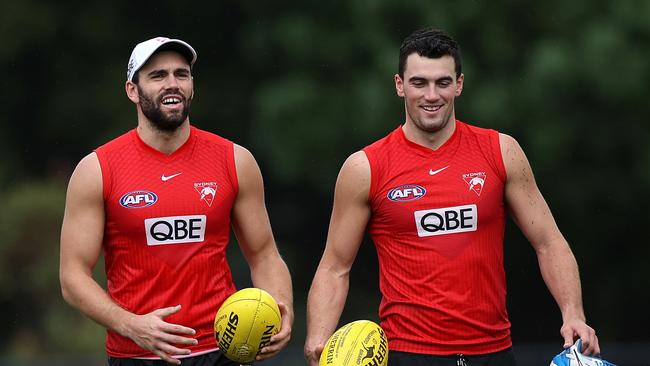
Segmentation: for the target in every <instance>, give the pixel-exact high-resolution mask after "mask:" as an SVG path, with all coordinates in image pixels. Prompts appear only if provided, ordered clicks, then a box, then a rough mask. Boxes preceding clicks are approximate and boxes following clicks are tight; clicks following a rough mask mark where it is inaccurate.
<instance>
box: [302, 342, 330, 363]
mask: <svg viewBox="0 0 650 366" xmlns="http://www.w3.org/2000/svg"><path fill="white" fill-rule="evenodd" d="M324 347H325V346H324V345H323V344H319V345H317V346H315V347H311V346H308V345H305V358H306V359H307V364H308V365H309V366H318V363H319V361H320V355H321V353H323V348H324Z"/></svg>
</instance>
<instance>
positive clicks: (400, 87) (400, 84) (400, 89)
mask: <svg viewBox="0 0 650 366" xmlns="http://www.w3.org/2000/svg"><path fill="white" fill-rule="evenodd" d="M393 79H394V80H395V91H396V92H397V95H398V96H400V97H402V98H403V97H404V81H403V80H402V78H401V77H400V76H399V74H395V76H393Z"/></svg>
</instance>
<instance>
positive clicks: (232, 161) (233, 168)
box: [226, 141, 239, 197]
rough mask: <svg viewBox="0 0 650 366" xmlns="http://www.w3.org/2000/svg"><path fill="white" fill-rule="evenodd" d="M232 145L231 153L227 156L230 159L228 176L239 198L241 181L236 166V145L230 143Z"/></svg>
mask: <svg viewBox="0 0 650 366" xmlns="http://www.w3.org/2000/svg"><path fill="white" fill-rule="evenodd" d="M228 143H229V144H230V149H229V150H230V151H229V153H227V154H226V156H227V159H228V176H229V177H230V183H231V184H232V189H233V192H234V194H235V197H237V194H238V193H239V179H238V178H237V165H236V164H235V143H234V142H232V141H228Z"/></svg>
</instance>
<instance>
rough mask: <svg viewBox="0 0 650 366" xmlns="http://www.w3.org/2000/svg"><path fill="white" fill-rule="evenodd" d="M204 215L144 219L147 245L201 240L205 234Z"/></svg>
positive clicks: (205, 221)
mask: <svg viewBox="0 0 650 366" xmlns="http://www.w3.org/2000/svg"><path fill="white" fill-rule="evenodd" d="M206 223H207V217H206V216H205V215H191V216H167V217H155V218H151V219H145V220H144V230H145V233H146V235H147V245H164V244H183V243H198V242H202V241H203V238H204V236H205V227H206Z"/></svg>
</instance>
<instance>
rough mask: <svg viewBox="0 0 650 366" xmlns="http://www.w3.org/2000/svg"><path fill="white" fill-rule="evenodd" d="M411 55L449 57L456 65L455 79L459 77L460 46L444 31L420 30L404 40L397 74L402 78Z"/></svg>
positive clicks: (400, 50)
mask: <svg viewBox="0 0 650 366" xmlns="http://www.w3.org/2000/svg"><path fill="white" fill-rule="evenodd" d="M412 53H417V54H418V55H420V56H422V57H428V58H440V57H443V56H451V57H453V58H454V63H455V65H456V77H460V74H461V64H460V46H459V45H458V43H456V41H455V40H454V39H453V38H451V36H449V35H448V34H447V33H445V32H444V31H442V30H439V29H433V28H426V29H420V30H417V31H415V32H413V33H411V35H409V36H408V37H406V38H405V39H404V42H402V45H401V46H400V48H399V70H398V73H399V76H400V77H402V78H403V77H404V69H405V68H406V59H407V58H408V57H409V56H410V55H411V54H412Z"/></svg>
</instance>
